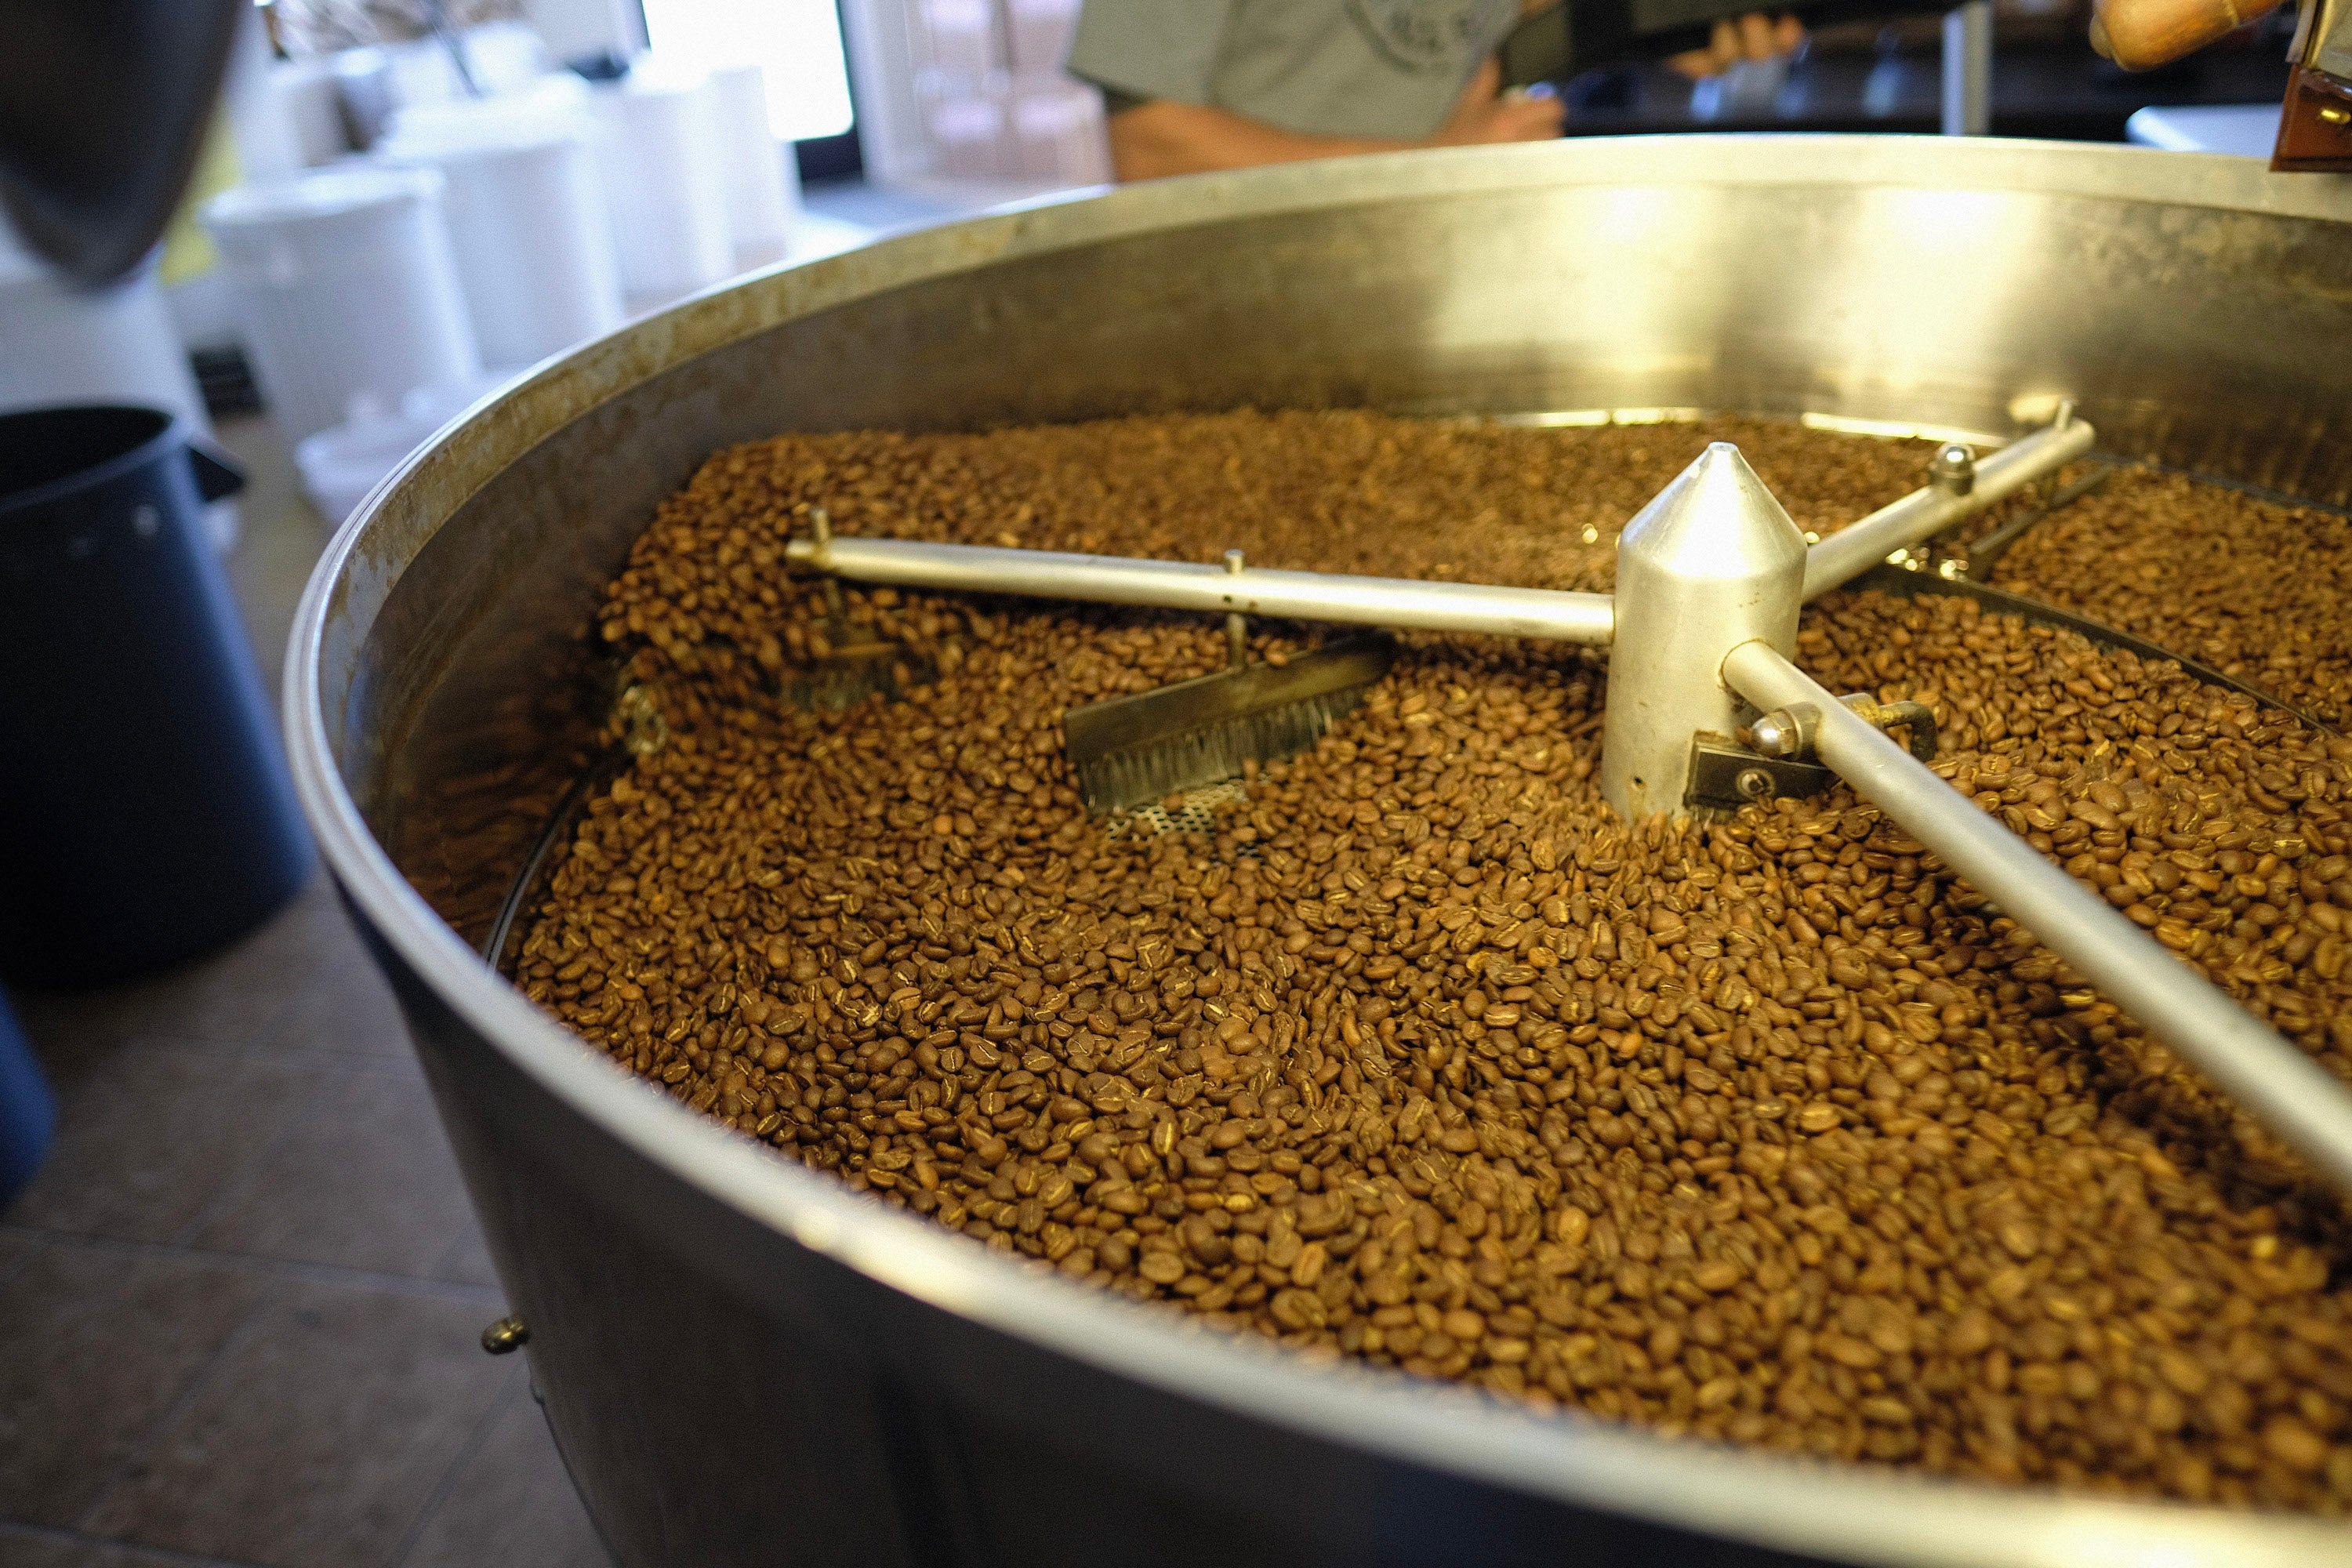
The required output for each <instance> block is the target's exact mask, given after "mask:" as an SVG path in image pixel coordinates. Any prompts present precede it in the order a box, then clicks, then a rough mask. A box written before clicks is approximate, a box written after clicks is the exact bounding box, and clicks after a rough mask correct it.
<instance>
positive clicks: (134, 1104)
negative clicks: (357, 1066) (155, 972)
mask: <svg viewBox="0 0 2352 1568" xmlns="http://www.w3.org/2000/svg"><path fill="white" fill-rule="evenodd" d="M323 1080H324V1075H323V1073H322V1072H321V1070H320V1069H319V1068H311V1067H306V1066H303V1065H300V1064H299V1063H291V1062H283V1061H272V1060H268V1059H262V1058H254V1057H250V1056H246V1055H242V1054H239V1053H236V1052H230V1051H223V1050H218V1049H214V1048H209V1047H203V1046H194V1045H184V1044H180V1043H175V1042H155V1043H149V1044H142V1045H135V1046H131V1047H124V1048H122V1049H120V1050H117V1051H114V1052H111V1053H110V1055H109V1056H108V1058H107V1059H106V1061H105V1063H104V1064H103V1065H102V1066H101V1067H100V1068H96V1069H95V1070H94V1071H93V1072H92V1073H91V1075H90V1076H89V1078H88V1079H86V1080H85V1081H83V1082H82V1083H80V1084H79V1085H78V1086H76V1088H75V1089H73V1090H71V1091H70V1092H69V1093H68V1095H67V1096H66V1098H65V1101H64V1104H63V1106H62V1108H61V1112H60V1115H59V1117H58V1138H57V1142H56V1144H55V1145H54V1146H53V1147H52V1148H51V1149H50V1151H49V1157H48V1161H47V1163H46V1164H44V1165H43V1166H42V1167H41V1170H40V1173H39V1174H37V1175H36V1176H35V1177H34V1178H33V1181H32V1184H30V1185H29V1186H27V1187H26V1189H25V1192H24V1194H23V1195H22V1196H21V1197H19V1198H18V1199H17V1200H16V1206H15V1207H14V1208H12V1209H11V1210H10V1211H9V1213H8V1219H9V1222H10V1223H11V1224H13V1225H17V1226H27V1227H30V1228H32V1229H37V1230H55V1231H68V1232H72V1233H75V1234H79V1235H84V1236H106V1237H119V1238H121V1239H123V1240H131V1241H165V1240H169V1239H170V1238H171V1237H173V1235H174V1234H176V1233H177V1232H178V1231H179V1230H180V1229H181V1228H182V1227H184V1226H186V1225H187V1224H188V1223H189V1222H190V1221H192V1220H194V1219H195V1218H196V1217H197V1216H198V1215H201V1214H203V1213H204V1212H205V1209H206V1208H207V1207H208V1206H209V1205H211V1204H212V1203H213V1202H214V1201H215V1198H217V1197H218V1196H219V1195H220V1194H223V1193H225V1192H226V1191H227V1190H228V1189H229V1187H230V1186H231V1184H233V1182H234V1181H235V1179H236V1176H237V1174H238V1173H239V1172H240V1171H241V1170H243V1169H244V1168H245V1166H246V1165H247V1164H248V1163H250V1162H251V1161H252V1160H253V1159H254V1158H255V1157H256V1156H257V1154H258V1153H259V1152H261V1151H262V1150H263V1149H265V1148H267V1147H268V1144H269V1143H270V1142H272V1141H273V1140H274V1139H276V1138H277V1137H278V1134H279V1133H280V1132H282V1131H285V1130H286V1129H287V1128H288V1127H289V1125H291V1124H292V1123H293V1121H295V1120H297V1119H298V1118H299V1115H300V1114H301V1112H302V1110H303V1109H304V1107H305V1106H307V1105H308V1104H309V1102H310V1100H312V1099H313V1098H314V1097H315V1096H316V1095H317V1093H318V1091H319V1089H320V1085H321V1083H322V1082H323Z"/></svg>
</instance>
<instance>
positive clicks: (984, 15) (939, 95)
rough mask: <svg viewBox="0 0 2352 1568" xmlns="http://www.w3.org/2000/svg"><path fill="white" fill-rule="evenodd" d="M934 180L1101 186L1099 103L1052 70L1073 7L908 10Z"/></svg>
mask: <svg viewBox="0 0 2352 1568" xmlns="http://www.w3.org/2000/svg"><path fill="white" fill-rule="evenodd" d="M908 4H909V5H911V6H912V7H913V16H912V18H911V20H912V22H913V26H912V27H911V28H910V32H911V34H912V36H913V37H914V39H915V41H916V47H917V50H918V53H919V61H918V65H917V70H916V91H917V94H918V96H919V98H920V100H921V101H922V104H923V126H924V131H925V134H926V139H927V141H928V142H929V152H930V164H931V168H932V171H933V172H934V173H935V174H940V175H943V176H945V177H947V178H949V179H962V180H1000V181H1018V182H1021V183H1023V184H1041V185H1063V186H1066V185H1085V184H1101V183H1102V182H1104V181H1106V180H1108V178H1109V177H1110V156H1109V148H1108V142H1106V140H1105V137H1104V132H1103V111H1102V95H1101V94H1100V93H1099V92H1097V91H1096V90H1095V89H1093V88H1091V87H1088V86H1087V85H1086V84H1084V83H1083V82H1079V81H1076V80H1074V79H1071V78H1070V77H1069V76H1068V74H1067V73H1066V72H1065V71H1064V70H1063V68H1062V62H1063V60H1064V59H1065V58H1067V56H1068V54H1069V50H1070V40H1071V37H1072V35H1073V33H1074V32H1075V30H1076V26H1077V17H1078V0H908Z"/></svg>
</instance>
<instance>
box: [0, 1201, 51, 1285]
mask: <svg viewBox="0 0 2352 1568" xmlns="http://www.w3.org/2000/svg"><path fill="white" fill-rule="evenodd" d="M5 1217H6V1216H5V1215H0V1219H5ZM40 1250H41V1238H40V1237H37V1236H35V1235H34V1234H33V1233H31V1232H30V1231H23V1230H0V1286H5V1285H6V1284H7V1283H8V1281H9V1280H11V1279H15V1278H16V1270H18V1269H19V1268H24V1267H25V1266H26V1264H28V1263H30V1262H32V1261H33V1255H34V1254H35V1253H37V1252H38V1251H40Z"/></svg>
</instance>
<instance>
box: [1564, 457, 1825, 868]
mask: <svg viewBox="0 0 2352 1568" xmlns="http://www.w3.org/2000/svg"><path fill="white" fill-rule="evenodd" d="M1804 576H1805V536H1804V535H1803V534H1802V533H1801V532H1799V531H1798V530H1797V525H1796V524H1795V523H1793V522H1791V521H1789V514H1788V513H1787V512H1785V511H1783V510H1780V502H1779V501H1777V500H1773V499H1772V492H1771V491H1769V490H1768V489H1765V488H1764V482H1763V481H1762V480H1761V479H1758V478H1757V477H1756V470H1755V469H1753V468H1749V467H1748V460H1747V459H1746V458H1742V457H1741V456H1740V455H1739V448H1738V447H1735V446H1733V445H1732V444H1731V443H1730V442H1728V441H1717V442H1715V443H1713V444H1712V445H1710V446H1709V447H1707V449H1706V451H1705V452H1704V453H1702V454H1701V455H1700V457H1699V458H1698V460H1697V461H1696V462H1694V463H1693V464H1691V466H1690V467H1689V468H1685V469H1684V470H1683V471H1682V472H1681V473H1680V474H1679V475H1677V476H1676V477H1675V480H1674V482H1673V483H1672V484H1670V485H1668V486H1667V487H1666V488H1665V489H1663V490H1660V491H1659V492H1658V495H1657V498H1656V499H1655V500H1653V501H1651V502H1650V504H1649V505H1647V506H1645V507H1643V509H1642V510H1641V511H1640V512H1639V513H1638V514H1636V515H1635V517H1634V518H1633V521H1631V522H1628V523H1627V524H1626V525H1625V529H1624V531H1623V532H1622V533H1620V534H1619V535H1618V536H1617V595H1616V599H1617V624H1618V626H1619V627H1620V628H1621V629H1622V633H1623V635H1622V636H1621V637H1618V638H1617V640H1616V642H1615V643H1614V644H1613V645H1612V647H1611V648H1610V652H1609V710H1608V713H1607V716H1606V718H1605V720H1604V721H1603V728H1602V730H1601V798H1602V799H1603V800H1606V801H1607V802H1608V803H1609V804H1610V805H1611V806H1612V807H1613V808H1614V809H1615V810H1616V812H1617V815H1618V816H1622V817H1623V818H1624V819H1625V820H1626V821H1628V822H1636V821H1639V820H1640V819H1641V818H1643V817H1644V816H1651V815H1652V814H1654V813H1656V812H1661V811H1664V812H1668V813H1671V814H1672V815H1674V816H1682V815H1683V814H1684V813H1685V812H1686V811H1687V810H1688V809H1689V804H1688V800H1689V795H1690V772H1691V738H1692V737H1693V736H1694V735H1696V734H1697V733H1699V732H1700V731H1706V732H1708V733H1711V734H1715V735H1718V736H1721V737H1722V738H1723V739H1724V740H1726V741H1728V740H1729V739H1730V738H1731V736H1732V733H1733V731H1735V730H1736V729H1737V728H1738V721H1739V700H1738V697H1737V696H1736V695H1734V694H1733V692H1732V691H1731V689H1729V688H1728V687H1727V686H1725V685H1724V683H1723V656H1724V655H1725V654H1726V653H1727V652H1728V651H1729V650H1730V649H1732V648H1734V647H1738V645H1739V644H1741V643H1744V642H1746V641H1748V639H1749V638H1750V637H1761V638H1763V639H1765V640H1766V641H1767V642H1768V643H1769V644H1770V645H1771V646H1772V647H1778V648H1780V649H1781V650H1782V651H1783V652H1793V651H1794V650H1795V648H1796V646H1797V617H1798V616H1799V614H1800V613H1801V611H1802V610H1803V608H1804V605H1803V602H1802V601H1801V599H1800V598H1799V597H1798V587H1799V584H1801V583H1802V582H1803V581H1804Z"/></svg>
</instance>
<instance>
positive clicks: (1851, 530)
mask: <svg viewBox="0 0 2352 1568" xmlns="http://www.w3.org/2000/svg"><path fill="white" fill-rule="evenodd" d="M2097 438H2098V433H2097V432H2096V431H2095V430H2093V429H2092V428H2091V426H2088V425H2086V424H2084V422H2083V421H2082V420H2080V419H2076V418H2074V417H2073V416H2072V414H2071V413H2067V414H2061V415H2060V416H2059V417H2058V419H2057V420H2056V421H2055V422H2053V423H2052V424H2050V425H2048V426H2044V427H2042V429H2040V430H2036V431H2035V432H2033V434H2032V435H2031V436H2021V437H2019V438H2018V439H2016V440H2014V441H2011V443H2010V444H2009V445H2008V446H2006V447H2001V448H2000V449H1999V450H1998V451H1994V452H1990V453H1988V454H1986V455H1985V456H1984V457H1982V458H1977V459H1976V460H1975V462H1974V464H1973V465H1972V468H1971V471H1970V475H1969V483H1967V484H1966V485H1964V486H1963V485H1954V484H1934V485H1928V486H1927V487H1926V488H1925V489H1916V490H1913V491H1912V492H1911V493H1910V494H1909V495H1907V496H1905V497H1904V498H1903V499H1902V500H1898V501H1895V502H1893V503H1891V504H1889V505H1887V506H1883V507H1881V508H1879V509H1878V510H1876V511H1874V512H1872V513H1871V514H1870V515H1869V516H1868V517H1865V518H1864V519H1862V520H1861V521H1859V522H1854V523H1850V524H1848V525H1847V526H1845V527H1844V528H1842V529H1840V530H1838V531H1836V532H1835V533H1832V534H1831V535H1830V536H1829V537H1828V538H1827V539H1824V540H1822V542H1820V543H1818V544H1816V545H1814V546H1813V547H1812V548H1811V550H1809V551H1807V552H1805V597H1806V598H1807V599H1808V600H1811V599H1817V598H1819V597H1820V596H1821V595H1823V594H1826V593H1828V592H1829V591H1830V590H1831V589H1832V588H1835V587H1838V586H1840V585H1841V584H1844V583H1847V582H1849V581H1851V580H1852V579H1853V578H1855V577H1858V576H1860V575H1862V574H1864V572H1867V571H1869V570H1870V569H1871V568H1872V567H1873V566H1875V565H1877V564H1878V563H1880V562H1882V561H1884V560H1885V559H1886V558H1887V557H1888V556H1890V555H1892V554H1894V553H1895V552H1896V551H1898V550H1908V549H1910V548H1911V547H1912V546H1913V545H1915V544H1922V543H1925V542H1927V541H1928V540H1930V539H1933V538H1934V537H1936V535H1937V534H1939V533H1941V532H1943V531H1945V530H1946V529H1948V528H1950V527H1951V526H1952V525H1953V524H1955V523H1958V522H1963V521H1967V520H1968V519H1969V518H1971V517H1974V516H1975V515H1976V514H1977V513H1979V512H1980V511H1983V510H1985V509H1986V508H1988V507H1990V506H1992V505H1994V504H1996V503H1997V502H2000V501H2003V500H2008V499H2009V498H2010V497H2011V496H2012V495H2015V494H2016V493H2017V492H2018V491H2019V490H2021V489H2024V488H2025V487H2026V486H2027V485H2030V484H2032V482H2033V481H2034V480H2036V479H2041V478H2042V476H2043V475H2045V474H2050V473H2054V472H2055V471H2056V470H2057V469H2059V468H2062V467H2063V466H2064V465H2066V464H2068V463H2071V462H2073V461H2074V459H2075V458H2079V457H2081V456H2082V455H2083V454H2084V453H2085V452H2088V451H2089V450H2090V449H2091V444H2092V443H2093V442H2094V441H2095V440H2096V439H2097Z"/></svg>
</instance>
